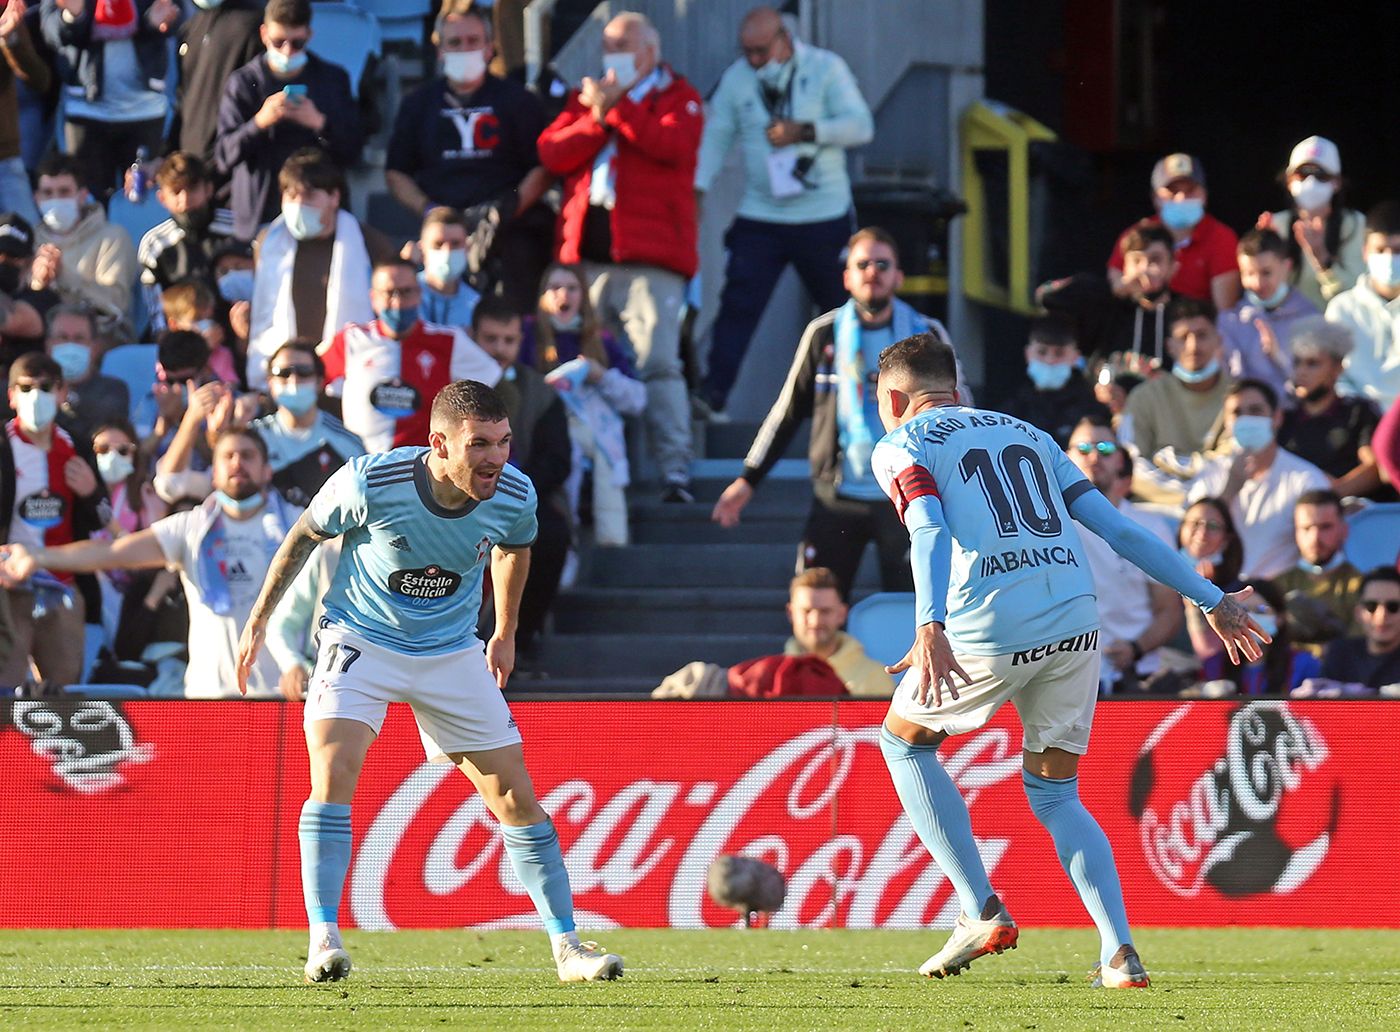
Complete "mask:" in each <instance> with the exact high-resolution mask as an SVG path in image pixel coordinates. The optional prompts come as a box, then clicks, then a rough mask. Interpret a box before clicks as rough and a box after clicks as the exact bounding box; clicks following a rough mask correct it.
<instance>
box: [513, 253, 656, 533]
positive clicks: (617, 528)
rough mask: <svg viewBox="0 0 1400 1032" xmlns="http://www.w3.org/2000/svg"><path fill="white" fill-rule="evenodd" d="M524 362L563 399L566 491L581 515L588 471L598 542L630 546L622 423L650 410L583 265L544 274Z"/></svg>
mask: <svg viewBox="0 0 1400 1032" xmlns="http://www.w3.org/2000/svg"><path fill="white" fill-rule="evenodd" d="M520 361H521V362H523V363H525V364H527V365H533V366H534V368H536V369H538V370H539V371H540V372H541V373H543V374H544V376H545V379H546V380H548V381H549V383H550V384H551V385H553V386H554V388H555V389H556V390H558V391H559V393H560V395H561V396H562V397H563V399H564V408H565V411H566V412H567V413H568V417H569V438H570V441H571V443H572V444H573V449H574V456H573V458H574V461H573V470H572V471H571V472H570V474H569V479H568V481H566V482H565V485H564V487H565V490H566V492H567V493H568V496H569V506H570V508H571V509H572V511H573V513H574V515H575V517H577V515H578V499H579V490H580V487H581V485H582V482H583V473H584V470H587V469H591V470H592V471H593V534H594V540H595V542H596V543H597V544H599V545H605V546H618V545H625V544H627V543H628V538H629V532H628V525H627V497H626V494H625V491H626V488H627V484H628V482H629V479H630V473H629V469H628V464H627V441H626V438H625V436H624V432H623V430H624V427H623V422H622V417H624V416H635V415H638V414H639V413H640V412H641V411H642V410H643V409H644V408H645V407H646V388H645V386H643V384H642V382H641V381H640V380H638V379H636V377H635V376H634V375H633V373H632V368H631V365H630V363H629V362H628V361H627V357H626V355H624V354H623V352H622V349H621V348H620V347H618V344H617V341H615V340H614V339H613V337H612V336H611V334H609V333H607V332H605V331H604V330H603V329H602V328H601V327H600V326H599V324H598V319H597V317H596V316H595V314H594V312H593V307H592V305H591V304H589V301H588V290H587V283H586V281H585V280H584V277H583V273H582V271H581V270H580V269H579V268H578V266H576V265H561V264H558V263H555V264H553V265H550V266H549V268H547V269H546V270H545V273H544V278H543V279H542V280H541V281H540V299H539V307H538V310H537V312H536V315H535V317H534V318H533V319H530V320H527V321H526V326H525V341H524V343H523V345H522V346H521V350H520Z"/></svg>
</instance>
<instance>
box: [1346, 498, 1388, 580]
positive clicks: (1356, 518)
mask: <svg viewBox="0 0 1400 1032" xmlns="http://www.w3.org/2000/svg"><path fill="white" fill-rule="evenodd" d="M1347 528H1348V531H1347V545H1346V553H1347V558H1348V559H1349V560H1351V565H1353V566H1355V567H1356V568H1357V569H1358V570H1360V571H1361V572H1362V573H1369V572H1370V571H1371V570H1374V569H1375V568H1376V567H1377V566H1394V565H1395V557H1396V555H1397V553H1400V502H1394V503H1387V504H1384V505H1368V506H1367V507H1366V508H1364V509H1362V510H1360V511H1359V512H1355V513H1353V514H1352V515H1351V516H1349V517H1347Z"/></svg>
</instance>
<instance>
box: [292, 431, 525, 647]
mask: <svg viewBox="0 0 1400 1032" xmlns="http://www.w3.org/2000/svg"><path fill="white" fill-rule="evenodd" d="M427 456H428V449H427V448H395V449H394V450H393V451H390V452H382V453H379V454H375V455H365V456H362V457H360V458H357V459H352V460H351V461H349V462H347V463H346V464H345V465H344V466H342V467H341V468H340V469H339V470H337V471H336V472H335V473H334V474H332V476H331V478H330V479H329V480H327V481H326V483H325V486H324V487H322V488H321V490H320V491H318V492H317V494H316V497H315V498H313V499H312V500H311V505H310V506H309V507H308V508H307V516H308V518H309V519H310V520H311V522H312V523H314V524H315V525H316V527H317V528H318V529H320V530H321V531H322V532H323V533H325V534H329V535H332V536H334V535H344V539H345V540H344V541H343V543H342V551H341V556H340V565H339V566H337V567H336V571H335V576H334V577H333V578H332V580H331V585H330V587H329V588H328V589H327V591H326V600H325V609H326V616H327V617H329V618H330V620H331V621H332V622H333V623H336V624H339V625H340V626H342V627H345V628H347V629H348V630H352V631H354V632H356V633H358V634H363V635H364V636H365V637H366V638H367V639H368V640H370V641H372V642H374V643H375V644H376V645H382V646H383V647H384V648H386V649H392V650H394V651H395V652H402V653H406V654H410V655H436V654H438V653H443V652H453V651H455V650H457V649H463V648H466V647H467V646H468V645H470V644H472V643H473V641H474V640H475V638H476V619H477V613H478V611H479V610H480V609H481V581H482V577H483V575H484V573H485V570H486V567H487V564H488V563H489V562H490V559H491V549H492V547H494V546H496V545H502V546H505V547H508V548H523V547H525V546H527V545H530V544H533V543H534V540H535V533H536V530H537V524H536V522H535V488H534V486H533V485H532V484H531V483H530V479H529V477H527V476H525V474H524V473H521V472H520V471H519V470H518V469H516V468H515V467H514V466H506V467H505V469H504V470H503V471H502V473H501V476H500V479H499V480H498V481H497V486H496V493H495V494H494V495H493V496H492V497H490V498H488V499H487V500H486V501H484V502H478V503H477V504H476V505H474V506H469V507H467V508H465V509H456V510H454V509H445V508H443V507H442V506H441V505H439V504H438V503H437V501H436V500H434V498H433V493H432V489H431V487H430V486H429V484H428V470H427Z"/></svg>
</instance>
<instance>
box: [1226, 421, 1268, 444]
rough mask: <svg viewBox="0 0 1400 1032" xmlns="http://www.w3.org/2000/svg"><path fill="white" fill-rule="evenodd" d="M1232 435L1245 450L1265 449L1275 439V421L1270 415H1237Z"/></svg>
mask: <svg viewBox="0 0 1400 1032" xmlns="http://www.w3.org/2000/svg"><path fill="white" fill-rule="evenodd" d="M1231 435H1232V436H1233V437H1234V438H1235V443H1236V444H1238V445H1239V446H1240V447H1241V448H1242V449H1244V450H1245V451H1247V452H1257V451H1263V450H1264V449H1265V448H1267V447H1268V446H1269V445H1271V444H1272V443H1273V441H1274V421H1273V420H1272V419H1271V418H1269V417H1268V416H1236V417H1235V425H1234V428H1233V429H1232V430H1231Z"/></svg>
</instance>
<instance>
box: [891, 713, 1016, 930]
mask: <svg viewBox="0 0 1400 1032" xmlns="http://www.w3.org/2000/svg"><path fill="white" fill-rule="evenodd" d="M880 752H882V753H884V756H885V766H887V767H888V768H889V770H890V778H891V780H893V781H894V790H895V794H896V795H898V796H899V801H900V803H901V804H902V805H903V806H904V812H905V813H906V814H908V816H909V823H911V824H912V825H914V830H915V831H917V832H918V833H919V838H920V840H922V842H923V844H924V846H925V848H927V849H928V851H929V852H930V853H931V854H933V859H934V860H936V861H937V862H938V866H939V867H940V868H942V870H943V873H944V874H945V875H946V876H947V878H948V880H949V881H950V882H952V884H953V889H954V891H956V892H957V894H958V902H959V903H961V904H962V909H963V913H964V914H966V915H967V916H968V917H970V918H972V919H974V920H976V919H977V918H980V917H981V916H982V908H983V907H984V906H985V905H986V903H987V900H989V899H990V898H991V897H992V895H993V892H992V883H991V882H990V881H988V880H987V869H986V868H985V867H984V866H983V865H982V855H981V854H980V853H979V852H978V851H977V840H976V839H974V838H973V837H972V819H971V818H970V817H969V816H968V812H967V803H966V801H964V799H963V797H962V793H961V792H959V791H958V787H957V786H956V785H954V784H953V779H952V778H950V777H949V776H948V772H947V771H946V770H944V769H943V764H941V763H940V762H938V748H937V747H936V746H932V745H910V744H909V743H908V742H906V741H904V740H903V739H902V738H899V737H897V736H895V735H893V734H891V733H890V732H889V730H888V729H886V728H884V727H882V728H880Z"/></svg>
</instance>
